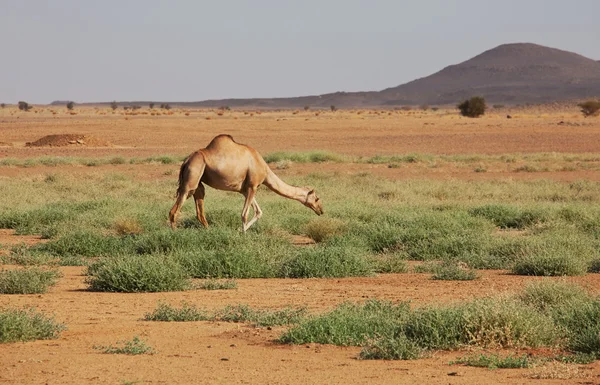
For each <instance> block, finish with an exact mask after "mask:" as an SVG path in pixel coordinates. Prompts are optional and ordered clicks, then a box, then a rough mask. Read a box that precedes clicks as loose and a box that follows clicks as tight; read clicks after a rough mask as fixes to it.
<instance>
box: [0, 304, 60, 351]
mask: <svg viewBox="0 0 600 385" xmlns="http://www.w3.org/2000/svg"><path fill="white" fill-rule="evenodd" d="M65 329H66V328H65V326H64V325H62V324H59V323H57V322H56V321H54V319H53V318H51V317H47V316H46V315H44V314H42V313H39V312H37V311H35V310H34V309H0V343H10V342H18V341H34V340H51V339H56V338H58V337H59V335H60V333H61V332H62V331H63V330H65Z"/></svg>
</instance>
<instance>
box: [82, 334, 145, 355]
mask: <svg viewBox="0 0 600 385" xmlns="http://www.w3.org/2000/svg"><path fill="white" fill-rule="evenodd" d="M94 349H97V350H102V353H104V354H127V355H139V354H155V353H156V352H155V351H154V350H153V349H152V348H151V347H150V346H148V345H146V343H145V342H144V341H142V340H140V338H139V337H138V336H135V337H133V340H131V341H119V342H117V346H113V345H108V346H94Z"/></svg>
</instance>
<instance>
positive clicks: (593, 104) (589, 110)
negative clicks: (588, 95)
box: [577, 100, 600, 117]
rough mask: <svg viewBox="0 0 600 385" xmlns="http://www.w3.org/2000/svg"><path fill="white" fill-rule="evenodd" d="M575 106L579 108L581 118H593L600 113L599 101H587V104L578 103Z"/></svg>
mask: <svg viewBox="0 0 600 385" xmlns="http://www.w3.org/2000/svg"><path fill="white" fill-rule="evenodd" d="M577 106H579V108H581V113H582V114H583V116H585V117H588V116H595V115H597V114H598V111H600V101H596V100H588V101H587V102H583V103H579V104H578V105H577Z"/></svg>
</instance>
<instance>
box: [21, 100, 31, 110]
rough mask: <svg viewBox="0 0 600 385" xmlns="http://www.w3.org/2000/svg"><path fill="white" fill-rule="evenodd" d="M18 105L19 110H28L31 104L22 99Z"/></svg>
mask: <svg viewBox="0 0 600 385" xmlns="http://www.w3.org/2000/svg"><path fill="white" fill-rule="evenodd" d="M18 106H19V110H21V111H29V110H31V108H32V106H30V105H29V103H27V102H24V101H20V102H19V104H18Z"/></svg>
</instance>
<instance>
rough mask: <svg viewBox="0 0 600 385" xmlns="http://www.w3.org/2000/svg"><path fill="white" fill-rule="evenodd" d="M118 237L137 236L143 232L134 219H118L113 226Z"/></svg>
mask: <svg viewBox="0 0 600 385" xmlns="http://www.w3.org/2000/svg"><path fill="white" fill-rule="evenodd" d="M114 229H115V232H116V233H117V234H118V235H138V234H141V233H143V232H144V229H143V228H142V225H140V223H139V222H138V221H137V220H136V219H131V218H128V219H120V220H118V221H116V222H115V224H114Z"/></svg>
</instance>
